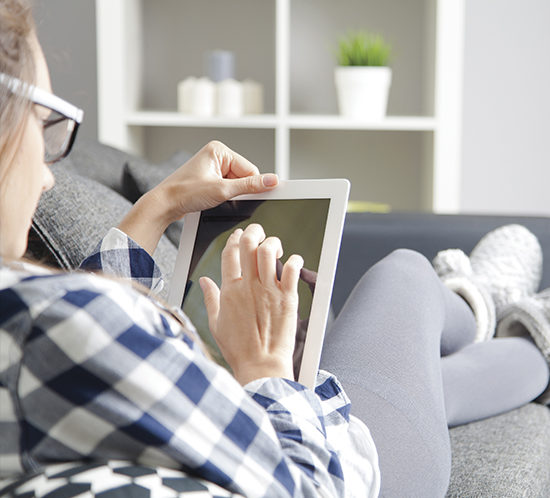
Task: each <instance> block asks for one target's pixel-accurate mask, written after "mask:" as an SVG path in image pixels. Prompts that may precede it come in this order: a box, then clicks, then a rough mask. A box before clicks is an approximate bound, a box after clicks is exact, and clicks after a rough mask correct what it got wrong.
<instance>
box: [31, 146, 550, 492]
mask: <svg viewBox="0 0 550 498" xmlns="http://www.w3.org/2000/svg"><path fill="white" fill-rule="evenodd" d="M187 157H188V155H187V154H186V153H178V154H176V155H175V156H174V157H173V158H172V159H170V160H168V161H167V162H165V163H163V164H155V165H152V164H148V163H147V162H145V161H143V160H141V159H138V158H135V157H133V156H130V155H127V154H125V153H123V152H120V151H118V150H115V149H112V148H109V147H105V146H103V145H100V144H97V143H94V142H85V141H78V142H77V145H76V147H75V150H74V151H73V153H72V154H71V156H70V157H69V158H67V159H66V160H64V161H62V162H61V163H60V164H59V165H56V166H55V167H54V169H55V171H54V172H55V175H56V179H57V183H56V187H55V188H54V189H53V190H52V191H51V192H48V193H47V194H46V195H45V196H44V198H43V199H42V201H41V203H40V205H39V208H38V211H37V214H36V217H35V220H34V223H33V227H32V230H31V237H30V243H29V251H28V254H29V256H31V257H34V258H38V259H40V260H42V261H44V262H46V263H48V264H52V265H55V266H59V267H61V268H74V267H76V266H78V264H79V262H80V260H81V259H82V258H83V257H84V256H85V255H86V254H87V253H88V252H89V251H90V250H91V249H92V247H93V246H94V245H95V244H97V242H98V241H99V240H100V239H101V237H102V235H103V234H104V233H105V231H106V229H107V228H109V227H110V226H113V225H115V224H116V223H117V222H118V221H119V220H120V218H121V216H122V215H123V213H124V212H126V210H127V209H128V208H129V207H130V205H131V202H133V201H135V200H136V199H137V197H139V195H140V194H141V193H143V192H145V191H146V190H148V189H149V188H151V187H152V186H153V185H154V184H156V183H157V182H158V181H160V179H161V178H163V177H164V176H166V175H167V174H168V173H169V172H170V171H172V170H173V169H174V168H175V167H176V166H177V165H178V164H180V163H182V162H183V161H184V160H185V159H186V158H187ZM511 222H514V223H521V224H524V225H525V226H527V227H528V228H529V229H531V230H532V231H533V232H534V233H535V234H536V235H537V236H538V237H539V239H540V240H541V244H542V246H543V248H544V249H545V250H546V251H547V259H546V261H545V268H544V276H543V286H544V287H546V286H550V252H549V251H550V219H546V218H533V217H529V218H528V217H509V216H506V217H505V216H472V215H470V216H440V215H433V214H419V213H390V214H383V215H381V214H367V213H365V214H350V215H348V217H347V219H346V224H345V228H344V236H343V241H342V248H341V256H340V260H339V261H340V262H339V265H338V269H337V275H336V281H335V288H334V296H333V301H332V305H333V308H334V311H335V312H338V310H339V309H340V308H341V306H342V304H343V302H344V301H345V299H346V296H347V295H348V294H349V292H350V290H351V289H352V287H353V285H354V284H355V282H356V281H357V280H358V278H359V277H360V276H361V275H362V274H363V273H364V271H365V270H366V269H368V268H369V267H370V266H371V265H372V264H373V263H375V262H376V261H378V260H379V259H380V258H381V257H383V256H385V255H386V254H388V253H389V252H390V251H392V250H393V249H396V248H399V247H407V248H411V249H415V250H418V251H420V252H422V253H423V254H425V255H426V256H427V257H428V258H430V259H431V258H433V256H434V255H435V254H436V253H437V251H438V250H441V249H445V248H449V247H458V248H461V249H463V250H465V251H467V252H469V251H470V250H471V249H472V248H473V246H474V245H475V243H476V242H477V241H478V240H479V238H480V237H481V236H482V235H483V234H485V233H486V232H488V231H489V230H491V229H493V228H495V227H497V226H500V225H503V224H507V223H511ZM179 229H180V227H179V226H177V225H176V226H173V227H171V229H170V230H169V231H168V232H167V234H166V235H165V236H164V237H163V239H162V241H161V243H160V245H159V249H158V251H157V254H156V257H157V259H158V260H159V262H160V265H161V267H162V268H163V270H164V271H165V273H167V274H168V275H169V274H170V271H171V267H172V265H173V262H174V259H175V254H176V248H175V243H176V242H177V240H178V233H179ZM451 439H452V446H453V465H452V476H451V483H450V487H449V490H448V495H447V496H450V497H520V496H522V497H524V496H527V497H546V496H550V411H549V410H548V408H547V407H546V406H544V405H541V404H537V403H531V404H529V405H526V406H524V407H522V408H520V409H517V410H514V411H512V412H509V413H506V414H504V415H501V416H498V417H493V418H490V419H487V420H483V421H480V422H476V423H472V424H469V425H465V426H461V427H457V428H454V429H452V430H451Z"/></svg>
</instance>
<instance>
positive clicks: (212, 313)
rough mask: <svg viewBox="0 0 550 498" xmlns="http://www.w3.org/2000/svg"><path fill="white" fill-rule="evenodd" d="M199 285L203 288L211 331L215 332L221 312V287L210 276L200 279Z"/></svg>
mask: <svg viewBox="0 0 550 498" xmlns="http://www.w3.org/2000/svg"><path fill="white" fill-rule="evenodd" d="M199 285H200V287H201V289H202V293H203V297H204V306H205V307H206V313H207V314H208V326H209V327H210V331H211V332H212V333H213V334H215V333H216V325H217V323H218V315H219V313H220V289H219V288H218V286H217V285H216V283H215V282H214V281H213V280H211V279H210V278H208V277H201V278H200V279H199Z"/></svg>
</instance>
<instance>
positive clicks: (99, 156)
mask: <svg viewBox="0 0 550 498" xmlns="http://www.w3.org/2000/svg"><path fill="white" fill-rule="evenodd" d="M67 159H69V160H70V164H71V168H72V170H73V171H75V172H77V173H79V174H80V175H82V176H85V177H87V178H91V179H93V180H96V181H98V182H99V183H101V184H103V185H106V186H107V187H110V188H112V189H113V190H115V191H116V192H119V193H122V182H121V178H122V170H123V168H124V165H125V164H126V163H127V162H129V161H132V162H133V163H136V164H141V165H142V166H144V167H146V166H148V164H149V163H148V162H147V161H146V160H144V159H141V158H139V157H136V156H134V155H132V154H128V153H126V152H124V151H122V150H119V149H115V148H114V147H110V146H109V145H104V144H102V143H100V142H97V141H93V140H87V139H85V138H82V137H79V138H77V140H76V143H75V145H74V147H73V149H72V151H71V154H70V156H69V157H68V158H67Z"/></svg>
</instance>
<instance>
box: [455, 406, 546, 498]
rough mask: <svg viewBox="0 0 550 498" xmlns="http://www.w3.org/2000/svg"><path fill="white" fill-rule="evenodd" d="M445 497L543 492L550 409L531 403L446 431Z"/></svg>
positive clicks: (535, 495) (514, 495)
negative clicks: (448, 472)
mask: <svg viewBox="0 0 550 498" xmlns="http://www.w3.org/2000/svg"><path fill="white" fill-rule="evenodd" d="M450 434H451V446H452V452H453V463H452V471H451V482H450V485H449V490H448V492H447V496H448V497H453V498H459V497H464V496H483V497H485V496H487V497H489V496H491V497H492V496H494V497H501V496H506V497H507V498H514V497H520V496H521V497H523V496H530V497H545V496H548V492H549V490H550V465H549V462H550V410H549V409H548V408H547V407H546V406H543V405H539V404H535V403H530V404H528V405H525V406H523V407H521V408H518V409H516V410H512V411H510V412H508V413H505V414H503V415H499V416H497V417H491V418H489V419H486V420H482V421H479V422H473V423H471V424H467V425H463V426H460V427H455V428H453V429H452V430H451V431H450Z"/></svg>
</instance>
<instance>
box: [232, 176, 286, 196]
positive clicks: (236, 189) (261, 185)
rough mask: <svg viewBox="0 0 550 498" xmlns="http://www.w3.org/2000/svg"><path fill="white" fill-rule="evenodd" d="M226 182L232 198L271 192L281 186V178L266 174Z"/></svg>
mask: <svg viewBox="0 0 550 498" xmlns="http://www.w3.org/2000/svg"><path fill="white" fill-rule="evenodd" d="M224 182H225V186H226V188H227V190H228V194H229V197H230V198H231V197H235V196H237V195H241V194H257V193H259V192H265V191H267V190H271V189H273V188H275V187H276V186H277V185H278V184H279V177H278V176H277V175H275V174H274V173H266V174H264V175H250V176H245V177H243V178H232V179H225V180H224Z"/></svg>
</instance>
